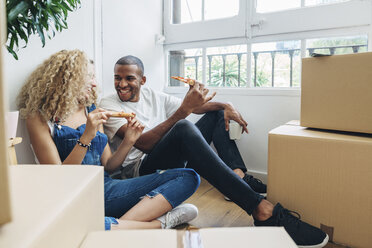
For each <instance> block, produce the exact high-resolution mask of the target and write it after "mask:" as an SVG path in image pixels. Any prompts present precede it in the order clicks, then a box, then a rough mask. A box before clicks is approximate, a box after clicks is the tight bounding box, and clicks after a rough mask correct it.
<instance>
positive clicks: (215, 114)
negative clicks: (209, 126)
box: [205, 110, 224, 122]
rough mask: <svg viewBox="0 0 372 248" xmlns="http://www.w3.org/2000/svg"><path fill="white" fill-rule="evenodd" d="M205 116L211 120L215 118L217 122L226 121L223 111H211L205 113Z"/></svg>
mask: <svg viewBox="0 0 372 248" xmlns="http://www.w3.org/2000/svg"><path fill="white" fill-rule="evenodd" d="M205 115H206V116H208V117H210V118H214V119H215V121H216V122H217V121H218V120H220V119H224V112H223V110H216V111H210V112H207V113H205Z"/></svg>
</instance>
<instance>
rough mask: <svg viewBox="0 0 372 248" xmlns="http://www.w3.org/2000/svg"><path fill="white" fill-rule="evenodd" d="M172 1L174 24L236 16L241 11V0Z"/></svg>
mask: <svg viewBox="0 0 372 248" xmlns="http://www.w3.org/2000/svg"><path fill="white" fill-rule="evenodd" d="M170 1H171V2H172V23H173V24H180V23H187V22H196V21H203V20H211V19H219V18H226V17H232V16H235V15H237V14H238V13H239V0H170ZM203 1H204V9H203ZM203 11H204V16H203Z"/></svg>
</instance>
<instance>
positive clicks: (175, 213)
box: [157, 203, 198, 229]
mask: <svg viewBox="0 0 372 248" xmlns="http://www.w3.org/2000/svg"><path fill="white" fill-rule="evenodd" d="M196 216H198V208H197V207H196V206H194V205H192V204H189V203H185V204H181V205H179V206H178V207H175V208H173V209H172V210H171V211H169V212H168V213H166V214H164V215H162V216H160V217H159V218H158V219H157V220H159V221H160V223H161V228H162V229H170V228H173V227H175V226H178V225H180V224H182V223H187V222H189V221H192V220H193V219H195V218H196Z"/></svg>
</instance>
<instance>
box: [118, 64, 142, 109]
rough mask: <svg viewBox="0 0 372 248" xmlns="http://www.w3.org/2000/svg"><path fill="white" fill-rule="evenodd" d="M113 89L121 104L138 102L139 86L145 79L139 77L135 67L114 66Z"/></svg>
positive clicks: (138, 71) (139, 74)
mask: <svg viewBox="0 0 372 248" xmlns="http://www.w3.org/2000/svg"><path fill="white" fill-rule="evenodd" d="M114 73H115V76H114V77H115V79H114V80H115V89H116V92H117V94H118V96H119V98H120V100H121V101H123V102H138V101H139V95H140V90H141V86H142V85H144V84H145V82H146V77H144V76H141V72H140V70H139V68H138V66H137V65H115V68H114Z"/></svg>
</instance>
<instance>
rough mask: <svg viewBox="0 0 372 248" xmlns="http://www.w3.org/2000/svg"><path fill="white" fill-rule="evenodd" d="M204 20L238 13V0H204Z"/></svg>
mask: <svg viewBox="0 0 372 248" xmlns="http://www.w3.org/2000/svg"><path fill="white" fill-rule="evenodd" d="M204 1H205V10H204V15H205V20H210V19H219V18H225V17H231V16H235V15H238V13H239V0H204Z"/></svg>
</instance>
